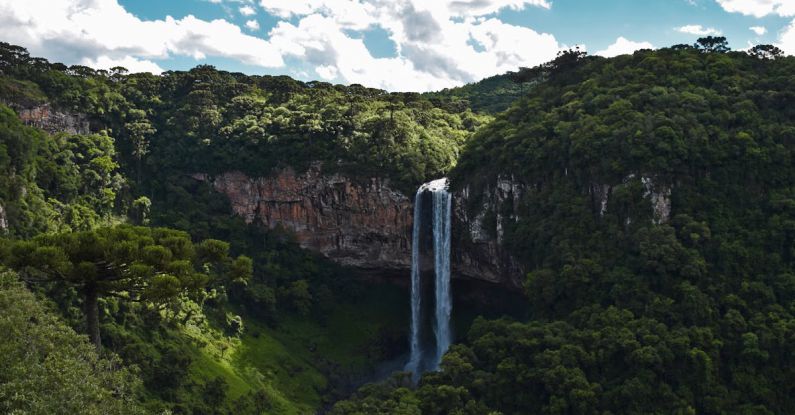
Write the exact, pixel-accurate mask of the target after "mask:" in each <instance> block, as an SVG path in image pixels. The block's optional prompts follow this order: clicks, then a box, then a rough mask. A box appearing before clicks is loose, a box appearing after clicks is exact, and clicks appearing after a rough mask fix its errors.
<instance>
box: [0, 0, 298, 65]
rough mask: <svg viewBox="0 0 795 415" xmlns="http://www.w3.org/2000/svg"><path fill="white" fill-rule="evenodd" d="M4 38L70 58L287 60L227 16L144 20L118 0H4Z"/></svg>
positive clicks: (0, 19) (0, 14) (0, 29)
mask: <svg viewBox="0 0 795 415" xmlns="http://www.w3.org/2000/svg"><path fill="white" fill-rule="evenodd" d="M122 28H123V30H122ZM0 38H2V39H4V40H5V41H8V42H11V43H14V44H18V45H22V46H25V47H27V48H28V49H29V50H30V51H31V53H33V54H35V55H39V56H45V57H47V58H49V59H52V60H57V61H62V62H64V63H67V64H73V63H81V62H102V59H107V60H108V61H124V60H127V62H141V64H142V65H144V63H143V62H147V61H146V60H147V59H157V58H167V57H169V56H173V55H183V56H184V55H187V56H192V57H194V58H197V59H203V58H204V57H206V56H218V57H228V58H232V59H236V60H239V61H241V62H244V63H246V64H250V65H256V66H261V67H280V66H283V65H284V62H283V60H282V58H281V55H280V54H279V53H278V51H277V50H276V49H275V48H274V47H273V46H272V45H271V44H270V43H269V42H267V41H265V40H263V39H260V38H257V37H253V36H249V35H246V34H244V33H242V32H241V30H240V28H239V27H238V26H236V25H234V24H232V23H229V22H228V21H226V20H223V19H217V20H212V21H206V20H201V19H197V18H196V17H194V16H190V15H189V16H186V17H184V18H182V19H179V20H177V19H174V18H172V17H170V16H168V17H166V18H165V19H164V20H141V19H139V18H138V17H136V16H134V15H132V14H130V13H128V12H127V11H126V10H125V9H124V8H123V7H122V6H121V5H119V4H118V3H117V1H116V0H28V1H24V2H18V1H14V0H0ZM130 59H135V61H133V60H130ZM150 62H151V61H150ZM136 66H138V65H136ZM145 67H146V68H148V69H154V67H152V66H151V65H148V66H145Z"/></svg>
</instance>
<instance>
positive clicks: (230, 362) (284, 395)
mask: <svg viewBox="0 0 795 415" xmlns="http://www.w3.org/2000/svg"><path fill="white" fill-rule="evenodd" d="M405 304H407V299H406V296H405V293H404V292H403V291H402V290H401V289H400V288H397V287H392V286H378V287H372V288H369V289H368V291H367V296H365V297H364V298H363V299H362V300H360V301H357V302H356V303H345V304H342V303H340V304H337V305H336V306H335V307H334V308H333V310H332V311H331V312H330V313H329V314H328V318H327V319H326V322H325V323H326V324H325V325H321V324H320V323H318V322H317V321H316V320H315V319H313V318H311V317H301V316H288V317H286V318H284V319H283V322H282V323H281V324H280V326H279V327H278V328H277V329H274V328H270V327H267V326H265V325H263V324H261V323H259V322H257V321H256V320H254V319H253V318H246V316H244V322H245V323H244V324H245V332H244V334H243V335H242V336H240V337H239V338H236V337H227V336H225V335H224V334H223V333H222V331H221V330H220V329H219V328H218V327H219V325H218V324H217V323H211V324H210V325H209V329H208V328H207V327H204V328H199V327H196V326H192V325H188V326H187V327H186V328H185V334H187V335H188V336H190V337H191V338H193V339H194V340H196V343H198V344H202V345H203V346H202V347H196V348H195V354H194V356H193V357H194V362H193V365H192V366H191V376H192V380H193V381H194V382H196V383H206V382H207V381H208V380H211V379H214V378H216V377H221V378H222V379H224V380H225V381H226V382H227V384H228V385H229V390H228V395H227V396H228V399H230V400H234V399H236V398H238V397H240V396H241V395H243V394H245V393H247V392H249V391H253V390H256V389H259V388H264V389H265V390H266V391H267V393H268V395H269V397H270V398H271V402H272V404H273V409H272V410H273V412H274V413H284V414H306V413H314V412H315V410H316V409H317V408H319V407H320V406H321V405H322V397H321V393H322V391H323V390H324V389H325V388H326V386H327V382H328V381H327V379H326V377H325V376H324V375H323V373H321V371H320V370H319V368H318V366H319V363H320V359H321V358H322V359H324V360H325V361H327V362H328V363H329V364H331V365H333V367H340V368H344V370H346V371H347V370H350V371H353V372H354V373H366V371H367V370H368V369H371V368H372V367H373V365H375V364H376V363H377V359H378V353H374V352H373V344H374V342H375V341H376V340H377V338H378V336H379V335H380V334H381V333H382V332H383V331H384V330H391V331H395V330H405V328H406V327H407V326H406V324H407V323H408V321H407V320H408V319H407V315H406V312H405V311H406V310H404V309H407V307H405Z"/></svg>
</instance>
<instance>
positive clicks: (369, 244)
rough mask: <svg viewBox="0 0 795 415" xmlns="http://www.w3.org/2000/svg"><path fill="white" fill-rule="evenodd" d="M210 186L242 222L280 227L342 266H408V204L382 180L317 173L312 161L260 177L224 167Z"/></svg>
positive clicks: (409, 245)
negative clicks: (298, 169)
mask: <svg viewBox="0 0 795 415" xmlns="http://www.w3.org/2000/svg"><path fill="white" fill-rule="evenodd" d="M196 178H198V179H202V177H196ZM213 186H214V187H215V189H216V190H217V191H219V192H221V193H224V194H226V195H227V196H228V197H229V200H230V202H231V204H232V209H233V211H234V213H235V214H237V215H240V216H242V217H243V218H244V219H245V221H246V222H247V223H255V224H260V225H262V226H266V227H268V228H271V229H272V228H275V227H277V226H282V227H284V228H285V229H287V230H290V231H292V232H293V233H294V234H295V236H296V239H297V240H298V242H299V243H300V244H301V246H302V247H304V248H307V249H311V250H314V251H318V252H320V253H322V254H323V255H325V256H327V257H329V258H331V259H333V260H335V261H337V262H339V263H341V264H343V265H349V266H355V267H362V268H380V269H408V268H409V266H410V260H411V224H412V203H411V200H409V199H408V198H407V197H406V196H404V195H403V194H401V193H400V192H397V191H395V190H392V189H390V188H389V186H388V183H387V181H385V180H382V179H379V178H370V179H369V180H366V181H363V182H355V181H353V180H351V179H350V178H347V177H345V176H342V175H339V174H333V175H323V174H321V172H320V167H319V166H317V165H315V166H313V167H312V168H310V169H309V170H308V171H307V172H306V173H302V174H297V173H296V172H295V171H294V170H293V169H289V168H288V169H284V170H282V171H280V172H278V173H277V174H275V175H272V176H270V177H260V178H250V177H248V176H246V175H245V174H243V173H240V172H228V173H225V174H222V175H220V176H218V177H216V178H215V179H214V180H213Z"/></svg>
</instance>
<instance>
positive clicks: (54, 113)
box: [2, 100, 91, 134]
mask: <svg viewBox="0 0 795 415" xmlns="http://www.w3.org/2000/svg"><path fill="white" fill-rule="evenodd" d="M2 103H4V104H6V105H8V106H9V107H11V108H13V109H14V110H15V111H16V112H17V113H18V114H19V119H20V120H22V122H23V123H25V124H26V125H30V126H33V127H37V128H41V129H42V130H44V131H47V132H48V133H50V134H55V133H60V132H65V133H69V134H89V133H90V132H91V130H90V124H89V122H88V116H86V115H85V114H81V113H75V112H69V111H64V110H61V109H57V108H54V107H53V106H51V105H50V104H49V103H44V104H41V105H33V106H30V105H25V104H23V103H20V102H11V101H7V100H2Z"/></svg>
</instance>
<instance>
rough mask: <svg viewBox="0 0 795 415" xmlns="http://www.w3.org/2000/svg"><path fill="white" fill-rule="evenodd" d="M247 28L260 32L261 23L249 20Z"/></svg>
mask: <svg viewBox="0 0 795 415" xmlns="http://www.w3.org/2000/svg"><path fill="white" fill-rule="evenodd" d="M246 27H247V28H249V29H251V30H259V23H257V21H256V20H249V21H247V22H246Z"/></svg>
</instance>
